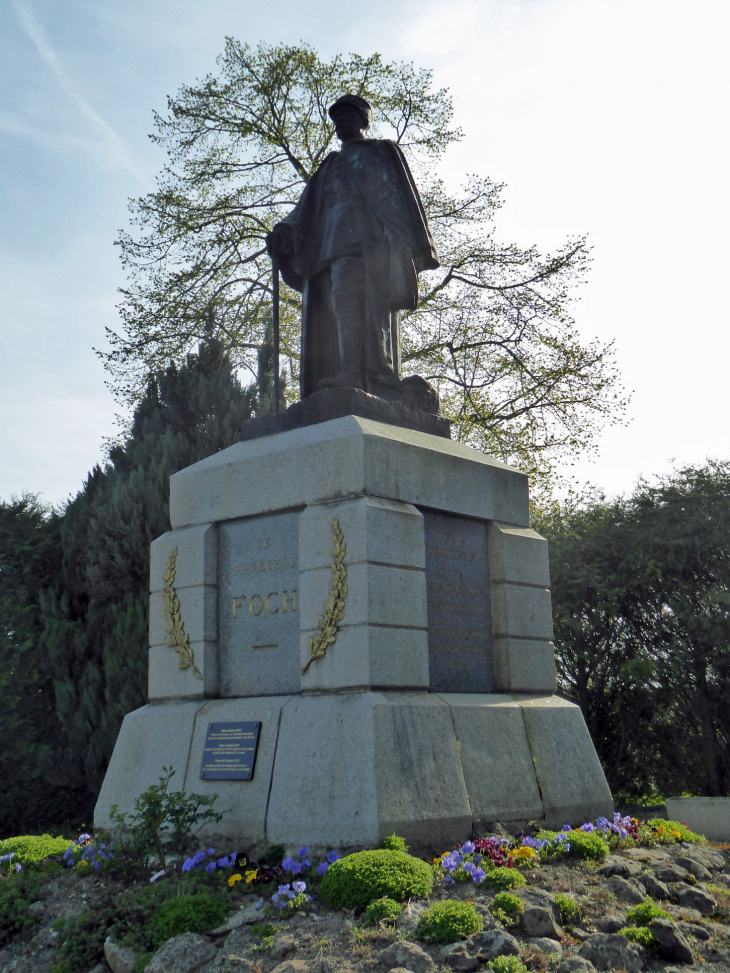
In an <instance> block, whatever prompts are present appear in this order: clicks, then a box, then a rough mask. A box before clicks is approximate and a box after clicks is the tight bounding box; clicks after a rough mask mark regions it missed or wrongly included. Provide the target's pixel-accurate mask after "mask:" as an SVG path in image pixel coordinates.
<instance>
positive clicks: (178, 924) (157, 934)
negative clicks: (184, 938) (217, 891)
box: [147, 892, 231, 946]
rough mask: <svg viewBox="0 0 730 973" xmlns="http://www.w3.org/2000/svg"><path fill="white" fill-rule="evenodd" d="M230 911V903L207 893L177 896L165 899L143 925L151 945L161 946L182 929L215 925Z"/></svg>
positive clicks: (183, 930)
mask: <svg viewBox="0 0 730 973" xmlns="http://www.w3.org/2000/svg"><path fill="white" fill-rule="evenodd" d="M230 911H231V903H230V902H229V901H228V900H227V899H224V898H220V897H218V896H215V895H211V894H210V893H207V892H203V893H201V894H200V895H181V896H179V897H178V898H175V899H168V901H167V902H164V903H163V904H162V905H161V906H160V907H159V908H158V909H157V910H156V912H155V914H154V915H153V916H152V918H151V919H150V922H149V925H148V927H147V935H148V938H149V940H150V941H151V942H152V944H153V946H162V944H163V943H166V942H167V940H168V939H171V938H172V937H173V936H180V935H182V933H184V932H207V931H208V930H209V929H212V928H213V927H214V926H219V925H220V924H221V923H222V922H223V920H224V919H225V918H226V917H227V915H228V913H229V912H230Z"/></svg>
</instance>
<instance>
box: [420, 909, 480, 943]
mask: <svg viewBox="0 0 730 973" xmlns="http://www.w3.org/2000/svg"><path fill="white" fill-rule="evenodd" d="M482 925H483V922H482V917H481V916H480V915H479V913H478V912H477V910H476V909H475V908H474V906H473V905H472V904H471V902H456V901H454V900H453V899H447V900H446V901H445V902H436V903H435V904H434V905H432V906H431V908H430V909H428V910H427V911H426V912H424V913H423V915H422V916H421V918H420V919H419V920H418V925H417V926H416V935H417V936H420V937H421V939H429V940H431V942H434V943H453V942H456V940H458V939H465V938H466V937H467V936H470V935H471V934H472V933H474V932H478V931H479V930H480V929H481V928H482Z"/></svg>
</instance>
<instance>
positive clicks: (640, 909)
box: [626, 902, 672, 926]
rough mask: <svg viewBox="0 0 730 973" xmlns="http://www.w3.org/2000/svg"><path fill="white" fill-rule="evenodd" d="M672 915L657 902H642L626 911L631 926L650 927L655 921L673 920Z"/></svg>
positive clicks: (627, 920)
mask: <svg viewBox="0 0 730 973" xmlns="http://www.w3.org/2000/svg"><path fill="white" fill-rule="evenodd" d="M671 918H672V917H671V914H670V913H669V912H667V911H666V909H662V907H661V906H660V905H657V903H656V902H641V903H639V905H632V906H631V908H630V909H627V910H626V922H627V923H628V924H629V926H648V925H649V923H650V922H651V921H652V920H653V919H671Z"/></svg>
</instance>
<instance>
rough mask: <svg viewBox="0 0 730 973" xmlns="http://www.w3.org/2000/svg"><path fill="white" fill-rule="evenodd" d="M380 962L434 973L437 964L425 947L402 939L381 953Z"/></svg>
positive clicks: (412, 972)
mask: <svg viewBox="0 0 730 973" xmlns="http://www.w3.org/2000/svg"><path fill="white" fill-rule="evenodd" d="M380 962H381V963H382V964H383V965H384V966H387V967H389V968H390V967H393V966H404V967H405V968H406V969H407V970H410V971H411V973H434V971H435V969H436V964H435V963H434V961H433V960H432V959H431V957H430V956H429V955H428V953H427V952H426V950H425V949H421V947H420V946H418V945H416V943H409V942H406V941H405V940H400V941H399V942H397V943H393V944H392V946H388V948H387V949H386V950H384V951H383V952H382V953H381V954H380Z"/></svg>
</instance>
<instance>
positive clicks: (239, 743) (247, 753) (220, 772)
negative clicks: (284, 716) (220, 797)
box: [200, 720, 261, 780]
mask: <svg viewBox="0 0 730 973" xmlns="http://www.w3.org/2000/svg"><path fill="white" fill-rule="evenodd" d="M260 732H261V723H260V721H258V720H250V721H248V722H246V723H209V724H208V732H207V733H206V736H205V748H204V750H203V763H202V766H201V768H200V777H201V780H251V779H252V778H253V772H254V768H255V766H256V753H257V751H258V748H259V734H260Z"/></svg>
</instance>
